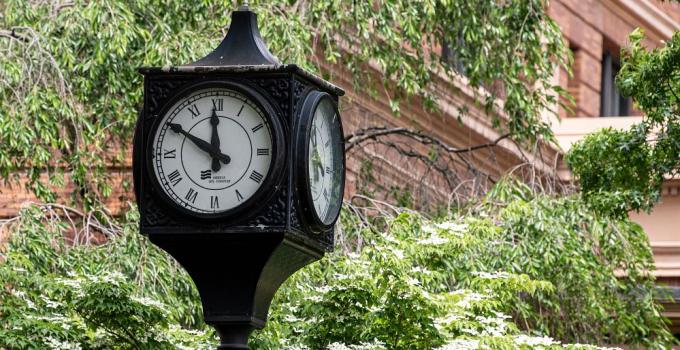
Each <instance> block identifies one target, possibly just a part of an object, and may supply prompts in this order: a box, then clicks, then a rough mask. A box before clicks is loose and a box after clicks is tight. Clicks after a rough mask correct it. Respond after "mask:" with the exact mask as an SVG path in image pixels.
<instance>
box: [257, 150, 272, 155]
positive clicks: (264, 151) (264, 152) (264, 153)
mask: <svg viewBox="0 0 680 350" xmlns="http://www.w3.org/2000/svg"><path fill="white" fill-rule="evenodd" d="M257 155H258V156H268V155H269V148H258V149H257Z"/></svg>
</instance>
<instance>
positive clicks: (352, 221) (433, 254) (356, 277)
mask: <svg viewBox="0 0 680 350" xmlns="http://www.w3.org/2000/svg"><path fill="white" fill-rule="evenodd" d="M54 210H56V209H54V208H49V207H40V206H33V207H27V208H25V209H24V211H23V212H22V213H21V216H20V217H18V218H17V219H15V220H14V221H12V222H10V223H9V224H8V226H6V228H8V229H9V230H10V231H11V232H12V236H11V237H12V238H11V241H10V243H9V246H8V248H7V252H6V255H5V258H6V259H5V263H3V264H0V277H1V278H2V280H3V282H5V287H4V288H3V289H2V290H0V348H11V349H44V348H49V347H53V346H55V345H54V344H61V345H59V346H61V347H57V348H61V349H104V348H107V349H108V348H115V349H183V348H191V349H207V348H211V347H214V342H215V337H214V334H213V333H212V331H210V330H209V329H207V328H206V326H205V325H203V324H201V323H200V322H199V321H198V319H199V316H198V315H199V311H200V307H198V305H199V301H198V295H197V293H196V291H195V289H194V288H193V286H192V284H191V282H190V280H189V277H188V276H187V275H186V274H185V273H184V272H183V271H182V270H181V269H180V268H179V267H178V266H177V265H176V264H175V263H174V262H173V260H172V259H171V258H170V257H169V256H167V255H165V254H164V253H163V252H162V251H160V250H158V249H157V248H156V247H155V246H153V245H152V244H151V243H149V242H148V241H147V240H146V239H145V238H144V237H143V236H141V235H139V234H138V233H137V231H136V229H135V227H136V225H135V222H136V221H135V220H136V219H137V218H136V217H135V216H134V215H133V213H134V211H131V214H130V216H129V217H128V220H129V221H128V222H127V223H124V224H123V225H122V226H120V227H118V226H116V225H113V226H111V227H112V228H111V229H109V231H108V232H110V233H109V237H108V238H109V239H108V240H107V242H106V243H104V244H92V243H94V242H96V241H87V240H82V239H81V238H82V234H81V235H72V234H71V235H69V234H68V233H69V232H71V230H73V227H74V226H73V225H74V224H73V223H72V222H71V221H68V220H62V218H63V215H62V216H55V215H52V211H54ZM371 211H373V212H375V211H376V209H371ZM379 211H381V212H383V213H384V214H381V215H377V216H373V217H372V219H371V220H369V221H366V220H365V219H362V218H364V216H363V215H357V214H349V213H348V212H345V213H344V214H343V218H342V222H341V223H340V226H339V232H340V233H339V236H338V241H339V249H337V250H336V252H334V253H331V254H328V255H327V256H326V257H325V258H323V259H322V260H321V261H320V262H318V263H315V264H312V265H310V266H308V267H306V268H304V269H303V270H302V271H300V272H299V273H297V274H296V275H294V276H293V277H292V278H291V279H290V280H288V281H287V282H286V283H285V284H284V286H283V287H282V289H281V290H280V291H279V292H278V294H277V297H276V299H275V301H274V304H273V305H272V309H271V311H270V319H269V322H268V325H267V327H266V328H265V329H264V330H263V331H260V332H258V333H257V334H256V336H255V338H254V339H253V340H252V344H251V345H252V346H253V347H254V348H256V349H263V350H265V349H289V350H293V349H334V350H344V349H353V350H369V349H374V350H378V349H395V350H399V349H404V350H406V349H409V350H410V349H440V350H448V349H529V350H530V349H577V348H578V349H594V347H590V346H580V345H578V346H577V345H568V344H570V343H577V342H578V343H595V344H622V343H625V344H628V345H633V346H636V345H640V346H646V347H648V348H668V346H669V345H670V344H671V342H672V336H671V334H670V333H669V331H668V329H667V327H666V324H665V323H664V320H663V319H662V317H661V316H660V306H659V305H658V304H656V302H655V299H654V295H653V291H654V284H653V277H651V276H650V275H649V274H648V273H647V272H648V271H650V269H652V268H653V265H652V260H651V251H650V248H649V245H648V242H647V239H646V236H645V234H644V232H643V231H642V230H641V229H640V227H639V226H638V225H636V224H634V223H632V222H631V221H629V220H628V219H615V218H611V217H608V216H604V217H603V216H599V215H597V214H593V212H592V211H589V210H587V208H586V207H585V204H583V202H582V201H580V200H579V197H577V196H573V197H566V198H553V197H549V196H545V195H537V194H535V193H533V192H532V191H530V190H528V189H527V188H526V187H524V186H521V185H519V184H515V183H512V182H503V183H501V184H500V185H498V186H497V187H496V188H495V189H494V190H493V191H492V192H491V193H490V194H489V196H488V197H486V198H485V200H484V201H482V202H480V203H478V204H477V205H475V206H473V207H471V208H470V209H469V210H466V211H463V212H459V213H457V214H455V215H452V216H450V217H448V218H446V219H444V220H441V221H431V220H429V219H427V218H425V217H423V216H421V215H420V214H417V213H414V212H409V211H405V212H397V213H395V214H394V215H391V214H388V213H387V212H385V211H383V210H379ZM71 219H72V220H76V219H75V218H74V216H73V215H72V216H71ZM76 221H77V220H76ZM98 225H99V224H98ZM102 225H103V224H102ZM102 225H99V226H98V227H101V226H102ZM75 227H76V228H77V229H79V230H81V231H78V232H82V230H83V228H82V226H80V225H79V224H77V222H76V225H75ZM116 227H117V228H116ZM114 232H115V234H114ZM75 237H80V238H77V239H76V238H75ZM87 242H90V243H87ZM619 273H623V275H624V276H625V277H623V278H619V277H617V274H619ZM612 315H616V317H612Z"/></svg>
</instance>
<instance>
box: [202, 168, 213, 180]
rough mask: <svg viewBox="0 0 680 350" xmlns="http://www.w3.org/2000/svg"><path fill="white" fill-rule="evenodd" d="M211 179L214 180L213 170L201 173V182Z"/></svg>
mask: <svg viewBox="0 0 680 350" xmlns="http://www.w3.org/2000/svg"><path fill="white" fill-rule="evenodd" d="M210 178H212V170H210V169H207V170H203V171H201V180H208V179H210Z"/></svg>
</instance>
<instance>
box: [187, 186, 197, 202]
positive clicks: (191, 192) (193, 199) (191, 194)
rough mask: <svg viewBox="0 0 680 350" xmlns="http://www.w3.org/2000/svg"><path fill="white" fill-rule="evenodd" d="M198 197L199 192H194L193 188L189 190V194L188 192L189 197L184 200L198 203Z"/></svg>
mask: <svg viewBox="0 0 680 350" xmlns="http://www.w3.org/2000/svg"><path fill="white" fill-rule="evenodd" d="M197 196H198V192H196V191H194V189H193V188H190V189H189V192H187V195H186V196H184V199H186V200H188V201H189V202H191V203H196V197H197Z"/></svg>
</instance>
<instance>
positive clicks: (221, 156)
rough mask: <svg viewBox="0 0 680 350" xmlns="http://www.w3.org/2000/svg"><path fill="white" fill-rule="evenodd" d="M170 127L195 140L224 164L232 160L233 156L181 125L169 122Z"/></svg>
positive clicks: (200, 146)
mask: <svg viewBox="0 0 680 350" xmlns="http://www.w3.org/2000/svg"><path fill="white" fill-rule="evenodd" d="M168 127H170V130H172V131H174V132H176V133H178V134H182V135H184V136H186V138H188V139H189V140H191V142H193V143H194V144H195V145H196V146H198V148H200V149H201V150H203V151H205V152H207V153H208V154H209V155H210V156H211V157H213V158H217V159H219V160H220V161H221V162H222V163H224V164H229V162H231V158H230V157H229V156H228V155H226V154H224V153H222V152H220V150H219V149H217V148H215V147H213V146H212V145H211V144H209V143H207V142H205V141H203V140H201V139H199V138H198V137H196V136H194V135H191V134H190V133H188V132H186V131H184V129H182V126H181V125H179V124H174V123H168Z"/></svg>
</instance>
